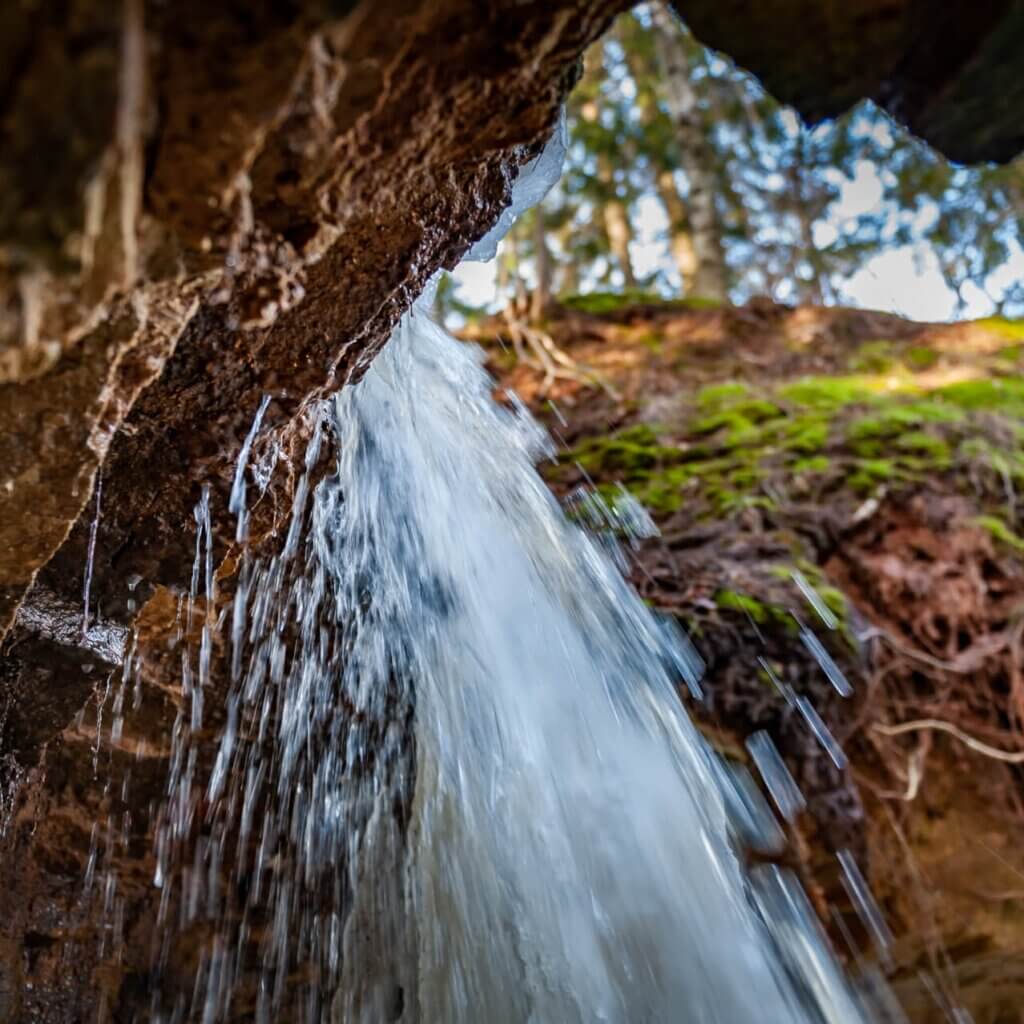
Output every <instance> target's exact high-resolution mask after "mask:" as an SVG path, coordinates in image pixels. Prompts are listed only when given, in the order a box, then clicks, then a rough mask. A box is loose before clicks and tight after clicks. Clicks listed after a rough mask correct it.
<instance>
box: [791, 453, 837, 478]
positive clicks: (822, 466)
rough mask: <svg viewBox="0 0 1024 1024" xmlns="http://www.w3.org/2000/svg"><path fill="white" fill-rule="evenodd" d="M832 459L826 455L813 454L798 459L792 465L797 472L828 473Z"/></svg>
mask: <svg viewBox="0 0 1024 1024" xmlns="http://www.w3.org/2000/svg"><path fill="white" fill-rule="evenodd" d="M831 465H832V460H831V459H829V458H828V457H827V456H825V455H812V456H811V457H810V458H808V459H797V460H796V462H794V463H793V465H792V466H791V467H790V468H791V469H792V470H793V472H794V473H795V474H800V473H827V472H828V470H829V467H830V466H831Z"/></svg>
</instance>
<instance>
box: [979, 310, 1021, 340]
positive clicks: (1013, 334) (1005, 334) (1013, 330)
mask: <svg viewBox="0 0 1024 1024" xmlns="http://www.w3.org/2000/svg"><path fill="white" fill-rule="evenodd" d="M975 323H976V324H977V325H978V326H979V327H984V328H986V329H987V330H990V331H992V332H993V333H994V334H998V335H999V336H1000V337H1002V338H1006V339H1008V340H1010V341H1024V320H1010V319H1008V318H1007V317H1005V316H990V317H986V318H985V319H984V320H976V321H975Z"/></svg>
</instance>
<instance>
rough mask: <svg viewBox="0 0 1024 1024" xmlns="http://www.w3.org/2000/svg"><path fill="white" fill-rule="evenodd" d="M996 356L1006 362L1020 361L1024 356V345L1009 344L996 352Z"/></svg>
mask: <svg viewBox="0 0 1024 1024" xmlns="http://www.w3.org/2000/svg"><path fill="white" fill-rule="evenodd" d="M996 358H997V359H1000V360H1002V361H1003V362H1004V363H1019V362H1020V360H1021V359H1022V358H1024V345H1007V346H1006V348H1001V349H1000V350H999V351H998V352H997V353H996Z"/></svg>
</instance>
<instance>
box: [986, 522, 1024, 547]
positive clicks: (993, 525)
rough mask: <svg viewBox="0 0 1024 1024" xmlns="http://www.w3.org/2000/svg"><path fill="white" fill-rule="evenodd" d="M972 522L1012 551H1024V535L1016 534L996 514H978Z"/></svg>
mask: <svg viewBox="0 0 1024 1024" xmlns="http://www.w3.org/2000/svg"><path fill="white" fill-rule="evenodd" d="M974 522H975V523H976V524H977V525H978V526H980V527H982V529H985V530H988V532H989V533H990V534H992V537H993V539H994V540H996V541H998V542H999V543H1000V544H1005V545H1006V546H1007V547H1009V548H1012V549H1013V550H1014V551H1017V552H1019V553H1024V537H1020V536H1019V535H1018V534H1016V533H1015V532H1014V531H1013V530H1012V529H1011V528H1010V527H1009V526H1008V525H1007V524H1006V523H1005V522H1003V520H1002V519H1000V518H999V517H998V516H978V517H977V518H976V519H975V520H974Z"/></svg>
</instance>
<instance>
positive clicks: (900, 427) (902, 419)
mask: <svg viewBox="0 0 1024 1024" xmlns="http://www.w3.org/2000/svg"><path fill="white" fill-rule="evenodd" d="M963 418H964V417H963V413H962V412H961V411H960V410H959V409H958V408H956V407H954V406H949V405H944V404H942V403H941V402H934V401H930V400H928V399H921V400H919V401H913V402H904V403H900V402H897V401H893V402H889V403H885V404H882V405H880V406H877V407H876V409H875V410H874V411H872V413H871V414H870V415H868V416H861V417H859V418H858V419H856V420H854V421H853V423H851V424H850V426H849V427H848V428H847V431H846V436H847V438H848V439H849V440H850V441H853V442H856V441H863V440H867V439H868V438H878V439H882V438H892V437H899V436H900V435H902V434H904V433H906V432H907V431H908V430H913V429H914V428H918V427H920V426H921V425H922V424H925V423H957V422H959V421H960V420H962V419H963Z"/></svg>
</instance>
